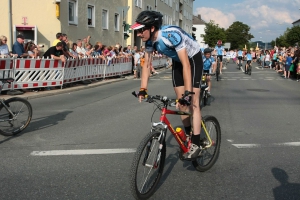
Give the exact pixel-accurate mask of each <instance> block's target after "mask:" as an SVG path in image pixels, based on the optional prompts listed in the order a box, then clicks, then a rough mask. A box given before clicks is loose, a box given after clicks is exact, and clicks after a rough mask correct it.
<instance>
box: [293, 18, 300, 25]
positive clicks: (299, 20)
mask: <svg viewBox="0 0 300 200" xmlns="http://www.w3.org/2000/svg"><path fill="white" fill-rule="evenodd" d="M298 22H300V19H298V20H297V21H294V22H293V23H292V24H296V23H298Z"/></svg>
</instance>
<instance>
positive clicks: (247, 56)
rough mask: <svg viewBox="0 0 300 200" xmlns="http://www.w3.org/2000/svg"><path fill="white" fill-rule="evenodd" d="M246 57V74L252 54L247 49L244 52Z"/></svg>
mask: <svg viewBox="0 0 300 200" xmlns="http://www.w3.org/2000/svg"><path fill="white" fill-rule="evenodd" d="M246 58H247V63H246V71H245V74H248V66H249V65H250V64H251V62H252V55H251V52H250V51H248V53H247V54H246Z"/></svg>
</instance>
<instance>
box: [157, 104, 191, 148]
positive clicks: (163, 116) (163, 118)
mask: <svg viewBox="0 0 300 200" xmlns="http://www.w3.org/2000/svg"><path fill="white" fill-rule="evenodd" d="M167 114H170V115H191V114H190V113H188V112H183V111H175V110H168V109H167V108H165V107H164V108H162V111H161V116H160V121H161V122H163V123H165V124H166V125H167V126H168V129H169V130H170V132H171V133H172V134H173V136H174V137H175V139H176V141H177V143H178V144H179V146H180V148H181V149H182V151H183V152H184V153H186V152H188V150H189V147H190V144H191V140H189V141H188V143H187V146H186V145H185V144H184V141H182V139H181V138H180V136H179V135H178V133H177V132H176V131H175V130H174V128H173V127H172V125H171V123H170V122H169V120H168V118H167V116H166V115H167Z"/></svg>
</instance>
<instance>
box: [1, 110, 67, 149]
mask: <svg viewBox="0 0 300 200" xmlns="http://www.w3.org/2000/svg"><path fill="white" fill-rule="evenodd" d="M72 112H73V111H63V112H59V113H56V114H54V115H50V116H47V117H40V118H35V119H33V120H31V122H30V124H29V125H28V127H27V128H26V129H25V130H24V131H23V132H21V133H19V134H17V135H14V136H11V137H5V138H4V139H3V140H0V144H2V143H4V142H7V141H10V140H12V139H14V138H17V137H20V136H22V135H23V134H25V133H29V132H32V131H37V130H42V129H45V128H48V127H51V126H55V125H57V124H58V123H59V122H60V121H63V120H65V119H66V117H67V115H68V114H70V113H72Z"/></svg>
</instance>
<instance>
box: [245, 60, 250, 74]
mask: <svg viewBox="0 0 300 200" xmlns="http://www.w3.org/2000/svg"><path fill="white" fill-rule="evenodd" d="M246 66H247V63H246V65H245V73H247V74H248V75H251V71H252V65H251V62H250V63H249V65H248V70H246Z"/></svg>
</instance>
